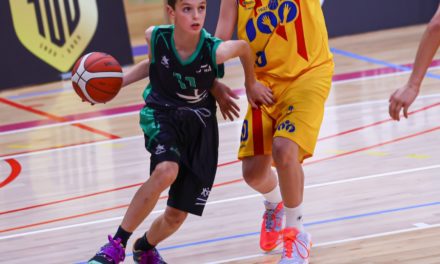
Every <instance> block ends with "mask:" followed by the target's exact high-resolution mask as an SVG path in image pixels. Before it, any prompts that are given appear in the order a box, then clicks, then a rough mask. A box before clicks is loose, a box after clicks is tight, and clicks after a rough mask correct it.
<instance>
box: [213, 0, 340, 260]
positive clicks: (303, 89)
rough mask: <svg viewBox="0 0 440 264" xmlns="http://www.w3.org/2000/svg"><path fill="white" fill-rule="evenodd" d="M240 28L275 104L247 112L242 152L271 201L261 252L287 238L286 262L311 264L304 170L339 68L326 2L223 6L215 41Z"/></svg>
mask: <svg viewBox="0 0 440 264" xmlns="http://www.w3.org/2000/svg"><path fill="white" fill-rule="evenodd" d="M236 25H237V33H238V37H239V38H240V39H242V40H246V41H247V42H248V43H249V44H250V46H251V48H252V50H253V52H254V54H256V56H257V60H256V62H255V67H254V70H255V73H256V76H257V79H258V80H259V81H261V82H262V83H264V84H265V85H266V86H268V87H269V88H271V90H272V92H273V95H274V99H275V104H274V105H272V106H260V107H258V108H255V107H254V108H252V107H248V111H247V114H246V117H245V120H244V123H243V128H242V133H241V145H240V150H239V154H238V156H239V158H240V159H242V161H243V163H242V166H243V167H242V168H243V177H244V179H245V181H246V182H247V183H248V184H249V185H250V186H251V187H252V188H254V189H255V190H256V191H258V192H260V193H262V194H263V196H264V198H265V201H264V205H265V209H266V210H265V213H264V216H263V223H262V227H261V235H260V247H261V248H262V249H263V250H264V251H270V250H272V249H274V248H275V247H276V246H277V245H278V243H279V242H278V241H279V238H280V235H281V234H282V239H283V242H284V248H283V254H282V259H281V261H280V263H298V264H299V263H308V259H309V250H310V247H311V236H310V235H309V234H308V233H307V232H306V231H305V230H304V227H303V209H302V203H303V192H304V174H303V169H302V165H301V164H302V162H303V161H304V159H306V158H308V157H310V156H312V154H313V151H314V148H315V144H316V141H317V137H318V133H319V129H320V126H321V122H322V119H323V114H324V103H325V100H326V98H327V96H328V93H329V90H330V87H331V78H332V75H333V68H334V64H333V56H332V54H331V52H330V50H329V47H328V36H327V29H326V26H325V21H324V17H323V14H322V10H321V5H320V1H319V0H307V1H300V0H285V1H279V0H257V1H244V0H239V1H237V0H222V2H221V7H220V17H219V21H218V24H217V30H216V36H217V37H220V38H222V39H224V40H228V39H230V38H231V36H232V33H233V31H234V28H235V26H236ZM272 163H274V164H275V166H276V170H277V174H278V178H277V176H276V174H275V173H274V172H273V171H272V170H271V165H272ZM278 186H279V187H278ZM280 189H281V194H280ZM284 214H285V216H286V225H285V228H284V230H282V221H283V217H284Z"/></svg>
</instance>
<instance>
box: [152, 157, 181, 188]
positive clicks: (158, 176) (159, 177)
mask: <svg viewBox="0 0 440 264" xmlns="http://www.w3.org/2000/svg"><path fill="white" fill-rule="evenodd" d="M178 172H179V166H178V165H177V163H175V162H169V161H165V162H161V163H159V164H158V165H157V166H156V168H155V169H154V171H153V174H152V175H151V179H152V180H153V181H154V182H155V183H156V184H157V188H159V189H160V190H165V189H166V188H168V187H169V186H170V185H171V184H173V182H174V181H175V180H176V178H177V173H178Z"/></svg>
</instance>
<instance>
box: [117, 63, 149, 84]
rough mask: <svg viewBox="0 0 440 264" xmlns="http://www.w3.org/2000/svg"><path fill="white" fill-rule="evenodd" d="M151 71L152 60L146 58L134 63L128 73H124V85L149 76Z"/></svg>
mask: <svg viewBox="0 0 440 264" xmlns="http://www.w3.org/2000/svg"><path fill="white" fill-rule="evenodd" d="M149 71H150V60H149V59H145V60H142V61H141V62H139V63H137V64H136V65H134V66H133V67H132V68H131V69H130V70H129V71H127V73H124V80H123V81H122V87H125V86H127V85H129V84H132V83H134V82H137V81H139V80H142V79H144V78H147V77H148V76H149Z"/></svg>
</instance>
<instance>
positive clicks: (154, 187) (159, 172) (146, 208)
mask: <svg viewBox="0 0 440 264" xmlns="http://www.w3.org/2000/svg"><path fill="white" fill-rule="evenodd" d="M178 170H179V165H178V164H177V163H176V162H172V161H164V162H161V163H159V164H158V165H157V166H156V168H155V169H154V171H153V174H151V176H150V178H149V179H148V180H147V181H146V182H145V183H144V184H143V185H142V186H141V187H140V188H139V190H138V191H137V192H136V194H135V195H134V197H133V200H132V201H131V203H130V206H129V207H128V210H127V212H126V213H125V216H124V219H123V220H122V224H121V227H122V228H123V229H124V230H126V231H128V232H133V231H134V230H135V229H136V228H137V227H138V226H139V225H140V224H141V223H142V222H143V221H144V219H145V218H146V217H147V216H148V215H149V214H150V213H151V211H152V210H153V208H154V206H155V205H156V203H157V201H158V200H159V197H160V194H161V193H162V192H163V191H164V190H165V189H166V188H168V187H169V186H171V184H172V183H173V182H174V181H175V180H176V177H177V173H178Z"/></svg>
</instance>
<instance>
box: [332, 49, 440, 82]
mask: <svg viewBox="0 0 440 264" xmlns="http://www.w3.org/2000/svg"><path fill="white" fill-rule="evenodd" d="M330 50H331V52H333V53H334V54H339V55H342V56H345V57H349V58H353V59H356V60H360V61H365V62H369V63H373V64H377V65H382V66H386V67H388V68H393V69H396V70H400V71H411V70H412V68H411V67H407V66H402V65H398V64H394V63H390V62H386V61H383V60H378V59H374V58H370V57H366V56H362V55H359V54H356V53H352V52H349V51H345V50H340V49H335V48H330ZM426 76H427V77H429V78H434V79H439V80H440V75H438V74H433V73H429V72H428V73H426Z"/></svg>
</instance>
